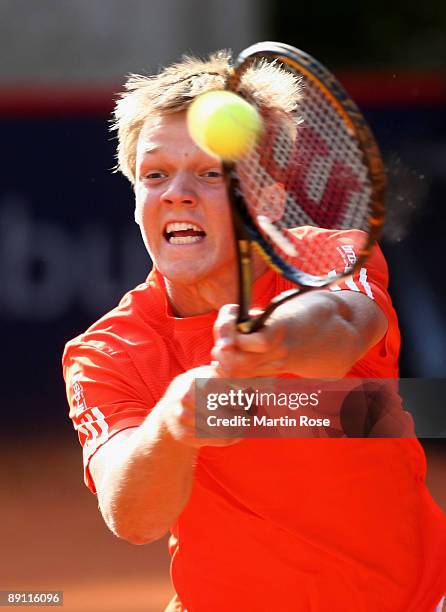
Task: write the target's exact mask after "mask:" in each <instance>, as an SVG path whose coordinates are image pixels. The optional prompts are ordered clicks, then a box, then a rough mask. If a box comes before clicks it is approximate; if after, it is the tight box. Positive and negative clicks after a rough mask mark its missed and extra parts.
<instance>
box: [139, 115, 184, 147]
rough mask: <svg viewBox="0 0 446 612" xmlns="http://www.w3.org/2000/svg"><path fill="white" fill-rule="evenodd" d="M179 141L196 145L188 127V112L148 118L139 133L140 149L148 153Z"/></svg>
mask: <svg viewBox="0 0 446 612" xmlns="http://www.w3.org/2000/svg"><path fill="white" fill-rule="evenodd" d="M179 143H182V144H183V145H184V144H187V145H188V146H191V147H195V148H196V145H195V143H194V142H193V141H192V140H191V138H190V136H189V132H188V129H187V122H186V113H184V112H180V113H173V114H171V115H161V116H158V117H151V118H150V119H147V120H146V121H145V122H144V124H143V126H142V128H141V131H140V133H139V138H138V151H140V152H141V153H147V152H151V151H152V150H153V151H156V150H157V149H159V148H163V149H164V148H169V146H177V145H178V144H179Z"/></svg>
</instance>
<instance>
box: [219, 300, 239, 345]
mask: <svg viewBox="0 0 446 612" xmlns="http://www.w3.org/2000/svg"><path fill="white" fill-rule="evenodd" d="M238 309H239V307H238V306H237V304H225V305H224V306H222V307H221V308H220V310H219V312H218V316H217V320H216V321H215V324H214V338H215V341H216V344H218V345H219V346H220V347H225V346H232V345H233V344H234V341H235V336H236V333H237V316H238Z"/></svg>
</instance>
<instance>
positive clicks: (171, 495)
mask: <svg viewBox="0 0 446 612" xmlns="http://www.w3.org/2000/svg"><path fill="white" fill-rule="evenodd" d="M162 410H163V406H162V405H161V404H159V405H158V406H156V407H155V408H154V409H153V411H152V412H151V414H150V415H149V416H148V417H147V419H146V420H145V422H144V423H143V424H142V425H141V426H140V427H138V428H137V429H136V430H134V432H133V433H132V435H131V436H130V437H129V438H127V439H126V440H125V444H122V440H121V444H119V445H117V446H116V449H115V450H116V454H115V453H112V454H111V455H110V451H112V450H113V449H112V448H111V447H110V448H109V451H108V452H109V456H112V458H113V459H112V461H111V462H110V463H108V465H107V467H106V468H105V469H103V470H102V475H101V478H100V482H97V483H96V486H97V489H98V497H99V503H100V508H101V511H102V514H103V516H104V519H105V521H106V523H107V525H108V526H109V528H110V529H111V530H112V531H113V532H114V533H115V534H116V535H118V536H119V537H122V538H124V539H126V540H128V541H130V542H132V543H134V544H144V543H148V542H150V541H153V540H156V539H158V538H159V537H161V536H162V535H164V533H165V532H166V531H167V530H168V529H169V527H170V525H171V524H172V523H173V522H174V521H175V520H176V518H177V517H178V515H179V514H180V513H181V511H182V510H183V509H184V507H185V505H186V504H187V501H188V499H189V496H190V492H191V488H192V482H193V473H194V465H195V458H196V453H197V451H196V450H195V449H193V448H191V447H189V446H186V445H184V444H181V443H180V442H178V441H176V440H175V439H174V438H173V437H172V436H171V435H170V434H169V432H168V430H167V428H166V426H165V425H164V422H163V419H162V418H161V412H162ZM107 444H110V445H111V444H113V438H112V439H111V440H110V441H109V442H108V443H107Z"/></svg>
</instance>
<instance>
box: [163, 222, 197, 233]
mask: <svg viewBox="0 0 446 612" xmlns="http://www.w3.org/2000/svg"><path fill="white" fill-rule="evenodd" d="M188 229H190V230H193V231H194V232H202V231H203V230H202V229H201V227H198V225H194V224H193V223H180V222H176V223H168V224H167V225H166V232H167V233H168V234H169V233H171V232H180V231H182V230H188Z"/></svg>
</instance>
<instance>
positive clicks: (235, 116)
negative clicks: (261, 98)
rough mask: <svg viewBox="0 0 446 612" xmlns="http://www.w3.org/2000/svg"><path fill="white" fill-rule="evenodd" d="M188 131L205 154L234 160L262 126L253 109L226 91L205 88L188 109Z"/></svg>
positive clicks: (246, 149)
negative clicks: (204, 91) (206, 89)
mask: <svg viewBox="0 0 446 612" xmlns="http://www.w3.org/2000/svg"><path fill="white" fill-rule="evenodd" d="M187 125H188V129H189V134H190V135H191V137H192V139H193V140H194V141H195V142H196V144H197V145H198V146H199V147H201V148H202V149H203V150H204V151H206V153H209V154H211V155H216V156H217V157H220V158H222V159H224V160H227V161H235V160H237V159H238V158H239V157H241V156H242V155H244V154H245V153H246V152H247V151H248V150H249V149H250V148H251V146H252V145H253V144H254V142H255V140H256V138H257V136H258V135H259V133H260V131H261V129H262V119H261V117H260V114H259V112H258V111H257V109H256V108H255V107H254V106H253V105H252V104H249V103H248V102H247V101H246V100H244V99H243V98H241V97H240V96H238V95H237V94H235V93H232V92H230V91H209V92H207V93H205V94H202V95H201V96H198V97H197V98H195V100H194V101H193V102H192V104H191V105H190V107H189V109H188V113H187Z"/></svg>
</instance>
